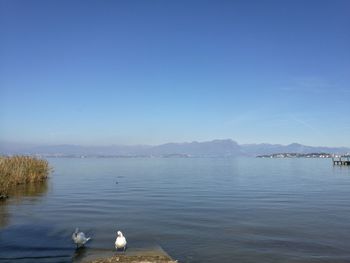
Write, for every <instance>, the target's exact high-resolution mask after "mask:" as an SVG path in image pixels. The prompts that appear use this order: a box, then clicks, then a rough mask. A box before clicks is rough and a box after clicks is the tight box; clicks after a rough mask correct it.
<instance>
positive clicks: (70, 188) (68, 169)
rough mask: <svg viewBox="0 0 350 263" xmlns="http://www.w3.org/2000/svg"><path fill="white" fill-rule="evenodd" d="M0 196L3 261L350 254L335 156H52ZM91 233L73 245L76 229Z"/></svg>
mask: <svg viewBox="0 0 350 263" xmlns="http://www.w3.org/2000/svg"><path fill="white" fill-rule="evenodd" d="M49 162H50V164H51V166H52V167H54V172H53V174H52V175H51V178H50V179H49V180H48V181H47V182H46V183H44V184H41V185H37V186H27V187H25V188H23V189H18V190H17V191H16V193H14V194H13V198H11V199H9V200H7V201H5V202H0V262H39V263H40V262H71V261H72V260H76V261H80V260H82V259H84V257H85V255H87V254H88V253H93V251H106V252H108V253H114V252H113V248H114V240H115V233H116V231H117V230H122V231H123V232H124V234H125V235H126V237H127V239H128V244H129V249H128V251H133V250H137V249H140V248H148V247H154V246H160V247H161V248H163V249H164V250H165V251H166V252H167V253H168V254H170V255H171V256H172V257H173V258H174V259H178V260H179V261H180V262H223V263H225V262H239V263H245V262H251V263H258V262H259V263H260V262H264V263H266V262H278V263H280V262H303V263H304V262H331V263H337V262H350V167H339V166H334V167H333V165H332V163H331V160H329V159H255V158H237V159H229V158H226V159H224V158H188V159H186V158H183V159H181V158H169V159H167V158H134V159H117V158H110V159H93V158H91V159H90V158H89V159H58V158H57V159H55V158H53V159H49ZM75 227H79V228H80V229H81V230H83V231H84V232H86V234H87V235H89V236H92V238H93V240H92V241H91V242H90V243H89V244H88V246H87V247H86V248H85V249H83V250H79V251H78V252H76V251H75V247H74V245H73V244H72V240H71V234H72V232H73V231H74V229H75Z"/></svg>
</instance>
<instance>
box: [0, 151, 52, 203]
mask: <svg viewBox="0 0 350 263" xmlns="http://www.w3.org/2000/svg"><path fill="white" fill-rule="evenodd" d="M50 170H51V168H50V167H49V163H48V161H46V160H42V159H38V158H35V157H31V156H12V157H0V198H1V197H6V196H7V194H8V192H9V190H10V189H11V188H12V187H14V186H16V185H19V184H27V183H34V182H42V181H44V180H45V179H46V178H47V177H48V175H49V172H50Z"/></svg>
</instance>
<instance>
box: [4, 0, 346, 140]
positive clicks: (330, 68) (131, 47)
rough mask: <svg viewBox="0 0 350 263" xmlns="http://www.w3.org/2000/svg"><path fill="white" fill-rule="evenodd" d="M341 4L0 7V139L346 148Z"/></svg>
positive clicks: (261, 1)
mask: <svg viewBox="0 0 350 263" xmlns="http://www.w3.org/2000/svg"><path fill="white" fill-rule="evenodd" d="M349 14H350V1H348V0H344V1H339V0H329V1H320V0H317V1H316V0H308V1H301V0H291V1H283V0H282V1H280V0H278V1H277V0H276V1H269V0H257V1H253V0H249V1H233V0H232V1H214V0H213V1H203V0H198V1H191V0H184V1H179V0H176V1H175V0H174V1H163V0H159V1H157V0H152V1H132V0H131V1H126V0H125V1H99V0H96V1H62V0H59V1H26V0H23V1H16V0H0V39H1V40H0V121H1V122H0V141H6V142H27V143H44V144H62V143H68V144H72V143H73V144H85V145H98V144H103V145H107V144H159V143H164V142H182V141H193V140H197V141H204V140H212V139H221V138H232V139H234V140H236V141H238V142H239V143H261V142H268V143H282V144H289V143H292V142H298V143H302V144H307V145H324V146H350V114H349V112H350V86H349V84H350V15H349Z"/></svg>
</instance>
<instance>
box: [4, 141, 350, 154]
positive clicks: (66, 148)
mask: <svg viewBox="0 0 350 263" xmlns="http://www.w3.org/2000/svg"><path fill="white" fill-rule="evenodd" d="M321 152H322V153H331V154H332V153H334V154H344V153H349V152H350V148H347V147H315V146H306V145H302V144H298V143H292V144H289V145H281V144H268V143H261V144H238V143H237V142H235V141H233V140H231V139H225V140H213V141H206V142H196V141H194V142H185V143H166V144H161V145H155V146H151V145H111V146H82V145H69V144H64V145H24V144H15V143H4V142H2V143H1V142H0V154H40V155H58V156H60V155H87V156H172V155H186V156H193V157H201V156H202V157H204V156H208V157H209V156H210V157H235V156H257V155H264V154H274V153H321Z"/></svg>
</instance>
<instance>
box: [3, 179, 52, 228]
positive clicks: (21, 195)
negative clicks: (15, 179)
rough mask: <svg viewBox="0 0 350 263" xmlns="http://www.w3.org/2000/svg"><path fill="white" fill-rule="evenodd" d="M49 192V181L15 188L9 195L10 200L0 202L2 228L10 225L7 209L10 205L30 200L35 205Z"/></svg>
mask: <svg viewBox="0 0 350 263" xmlns="http://www.w3.org/2000/svg"><path fill="white" fill-rule="evenodd" d="M47 190H48V182H47V180H46V181H43V182H37V183H28V184H23V185H18V186H16V187H13V188H12V189H11V190H10V191H9V194H8V195H9V196H10V198H8V199H6V200H0V228H3V227H5V226H6V225H8V223H9V217H10V215H9V212H8V209H7V207H8V206H9V205H16V204H20V203H21V202H23V201H24V200H28V201H30V202H33V203H35V202H39V201H40V200H41V197H42V196H43V195H45V194H46V193H47Z"/></svg>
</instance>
